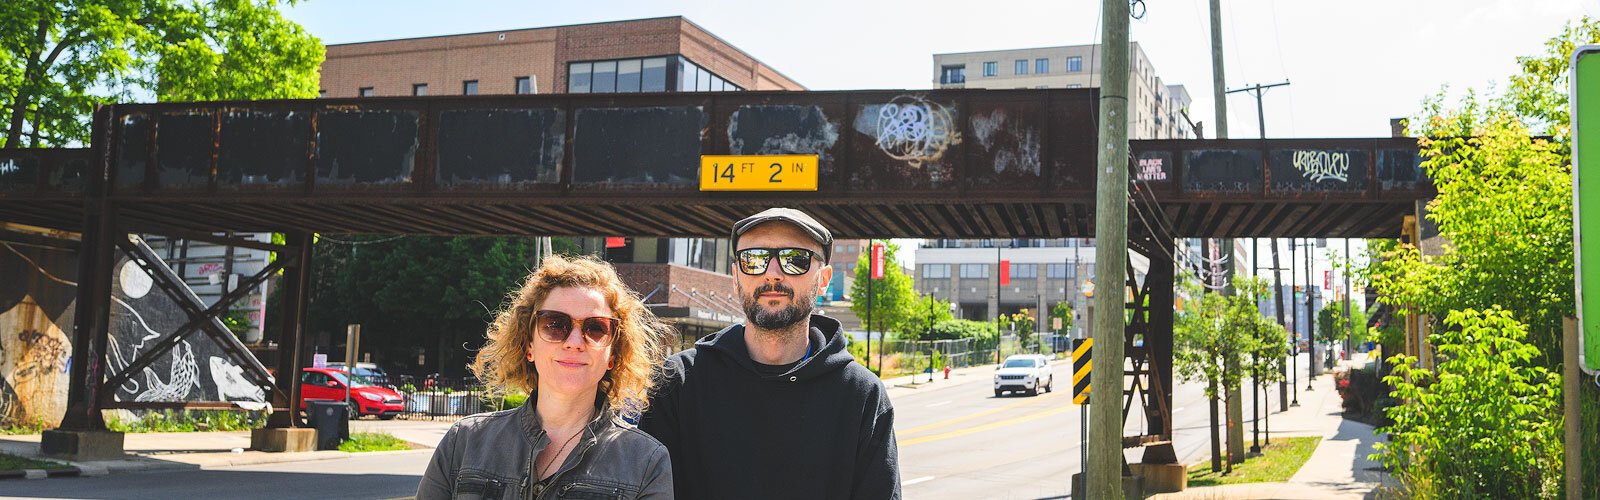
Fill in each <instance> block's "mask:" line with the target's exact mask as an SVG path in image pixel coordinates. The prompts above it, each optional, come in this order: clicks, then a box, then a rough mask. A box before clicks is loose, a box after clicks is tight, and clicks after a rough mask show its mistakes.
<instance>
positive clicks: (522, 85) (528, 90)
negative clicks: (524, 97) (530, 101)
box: [512, 76, 533, 94]
mask: <svg viewBox="0 0 1600 500" xmlns="http://www.w3.org/2000/svg"><path fill="white" fill-rule="evenodd" d="M512 83H513V88H515V89H516V92H517V93H518V94H532V93H533V78H532V77H527V76H519V77H517V78H516V80H514V81H513V82H512Z"/></svg>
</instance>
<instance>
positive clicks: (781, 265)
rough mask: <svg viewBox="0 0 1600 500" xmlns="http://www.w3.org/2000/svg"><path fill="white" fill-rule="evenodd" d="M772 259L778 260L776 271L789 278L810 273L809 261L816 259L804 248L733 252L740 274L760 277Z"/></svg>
mask: <svg viewBox="0 0 1600 500" xmlns="http://www.w3.org/2000/svg"><path fill="white" fill-rule="evenodd" d="M773 257H777V258H778V269H780V270H782V271H783V274H787V275H790V276H799V275H802V274H805V273H807V272H809V271H811V261H812V260H813V259H817V258H818V257H817V253H816V252H813V251H810V250H806V249H804V248H746V249H744V250H740V251H738V252H735V253H734V254H733V261H734V262H735V263H737V264H738V265H739V271H740V272H742V273H745V274H748V275H751V276H760V275H762V274H764V273H766V272H767V264H768V263H770V262H772V258H773Z"/></svg>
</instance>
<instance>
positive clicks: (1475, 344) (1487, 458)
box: [1373, 308, 1562, 498]
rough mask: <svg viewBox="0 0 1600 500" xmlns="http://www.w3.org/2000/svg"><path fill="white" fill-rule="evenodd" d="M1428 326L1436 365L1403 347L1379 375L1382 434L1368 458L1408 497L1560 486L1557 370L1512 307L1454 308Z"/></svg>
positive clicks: (1539, 494) (1517, 492) (1511, 494)
mask: <svg viewBox="0 0 1600 500" xmlns="http://www.w3.org/2000/svg"><path fill="white" fill-rule="evenodd" d="M1444 324H1445V326H1446V328H1443V329H1440V330H1437V331H1436V332H1435V333H1433V334H1431V335H1429V336H1428V340H1429V341H1430V342H1432V343H1433V345H1434V346H1436V347H1437V348H1438V357H1437V359H1438V367H1437V372H1433V371H1429V370H1425V369H1422V368H1418V367H1416V363H1417V359H1416V358H1415V357H1412V356H1406V355H1404V354H1401V355H1397V356H1394V357H1392V358H1390V360H1391V362H1392V363H1393V364H1394V365H1395V371H1394V374H1392V375H1390V376H1388V377H1385V378H1384V381H1385V382H1388V383H1389V384H1390V385H1391V386H1393V387H1394V396H1395V397H1398V398H1400V399H1401V400H1404V401H1406V403H1405V404H1403V405H1399V406H1394V407H1391V408H1389V409H1388V410H1387V411H1388V416H1389V418H1390V419H1392V420H1393V421H1394V424H1393V425H1390V426H1388V427H1384V428H1381V429H1379V431H1380V432H1384V433H1388V434H1389V442H1388V443H1379V444H1378V445H1377V448H1378V453H1377V454H1376V455H1374V456H1373V458H1374V459H1377V460H1382V461H1383V463H1384V465H1385V466H1387V467H1388V468H1389V470H1390V471H1393V473H1394V474H1395V475H1396V477H1398V478H1399V479H1400V482H1401V484H1402V487H1404V488H1405V489H1406V492H1405V493H1406V494H1407V496H1409V497H1413V498H1554V497H1557V496H1558V495H1559V493H1560V489H1561V484H1560V481H1561V477H1562V473H1561V472H1562V448H1561V430H1562V419H1561V392H1560V387H1561V385H1560V383H1559V374H1556V373H1552V372H1551V371H1549V370H1547V369H1545V368H1544V367H1542V366H1538V364H1537V361H1536V360H1537V359H1538V358H1539V354H1540V353H1539V349H1538V348H1536V347H1534V346H1533V345H1532V344H1529V343H1528V342H1527V337H1528V326H1527V325H1525V324H1523V323H1522V322H1520V321H1517V320H1516V319H1515V318H1514V317H1513V315H1512V313H1511V312H1510V311H1505V310H1502V309H1499V308H1491V309H1488V310H1483V311H1477V310H1470V309H1469V310H1462V311H1452V312H1451V313H1450V314H1449V315H1448V316H1447V317H1446V318H1445V321H1444Z"/></svg>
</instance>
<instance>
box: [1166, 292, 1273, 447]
mask: <svg viewBox="0 0 1600 500" xmlns="http://www.w3.org/2000/svg"><path fill="white" fill-rule="evenodd" d="M1179 286H1180V288H1181V289H1182V291H1183V294H1184V295H1185V296H1187V297H1189V300H1186V301H1185V302H1184V303H1185V308H1184V311H1183V312H1181V313H1179V314H1178V315H1177V316H1176V317H1175V318H1174V320H1173V340H1174V344H1175V345H1174V347H1175V349H1174V351H1173V361H1174V363H1175V364H1176V365H1177V368H1178V374H1179V376H1180V377H1182V378H1183V379H1184V380H1203V381H1204V382H1205V383H1206V386H1205V394H1206V398H1207V399H1208V400H1209V401H1210V405H1211V408H1210V410H1211V412H1212V414H1213V419H1212V428H1211V432H1212V439H1213V440H1216V439H1217V437H1216V435H1217V432H1218V428H1217V426H1218V424H1219V423H1218V422H1217V420H1216V418H1215V414H1216V411H1217V408H1216V405H1217V399H1218V398H1221V397H1224V395H1225V394H1238V393H1239V389H1240V387H1241V386H1242V385H1243V379H1244V377H1245V375H1247V374H1249V373H1250V372H1251V371H1252V369H1256V368H1258V367H1257V365H1255V364H1252V363H1255V362H1259V363H1260V366H1261V367H1268V366H1270V367H1272V368H1273V370H1260V369H1257V370H1256V371H1273V372H1274V373H1275V372H1276V370H1275V369H1276V367H1277V365H1275V364H1271V360H1268V359H1260V358H1258V357H1252V356H1248V355H1249V354H1251V353H1273V352H1276V353H1277V356H1279V357H1281V356H1282V355H1283V354H1282V351H1274V350H1273V349H1275V347H1273V346H1267V345H1263V344H1265V343H1267V340H1266V339H1269V338H1271V337H1269V335H1272V334H1275V333H1276V334H1278V335H1279V336H1278V337H1276V338H1278V339H1282V338H1285V337H1284V336H1285V335H1286V334H1282V333H1279V332H1283V330H1282V328H1281V327H1277V328H1274V327H1276V326H1277V325H1276V323H1275V322H1272V321H1269V320H1267V318H1266V317H1264V316H1262V315H1261V312H1260V309H1259V308H1257V307H1256V300H1258V298H1259V297H1260V296H1261V295H1263V294H1265V293H1267V292H1266V290H1267V289H1268V286H1269V285H1268V284H1267V282H1266V281H1265V280H1263V279H1260V278H1247V277H1243V276H1238V277H1235V278H1234V280H1233V283H1230V284H1229V286H1230V288H1231V289H1232V291H1233V292H1234V293H1230V294H1228V295H1226V296H1224V295H1223V294H1218V293H1211V292H1207V291H1205V290H1204V288H1203V286H1202V285H1200V284H1199V282H1198V281H1196V280H1195V279H1194V277H1193V276H1190V275H1185V276H1183V277H1181V278H1180V279H1179ZM1275 343H1276V344H1284V343H1285V342H1282V341H1277V342H1275ZM1285 349H1286V347H1285ZM1263 376H1271V375H1270V374H1266V375H1263ZM1224 448H1225V447H1224ZM1222 458H1223V457H1221V456H1213V457H1212V470H1220V469H1221V468H1222V462H1224V460H1222ZM1226 462H1227V463H1228V468H1229V470H1232V467H1233V465H1232V464H1233V462H1235V460H1227V461H1226Z"/></svg>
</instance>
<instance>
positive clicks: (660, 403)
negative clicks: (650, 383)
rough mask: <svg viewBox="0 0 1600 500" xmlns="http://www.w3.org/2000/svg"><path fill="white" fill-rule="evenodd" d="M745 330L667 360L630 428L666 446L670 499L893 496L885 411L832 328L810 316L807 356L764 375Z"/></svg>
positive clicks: (870, 379) (872, 379) (878, 392)
mask: <svg viewBox="0 0 1600 500" xmlns="http://www.w3.org/2000/svg"><path fill="white" fill-rule="evenodd" d="M744 333H745V329H744V325H733V326H730V327H728V328H725V329H723V330H722V331H720V332H717V333H714V334H711V335H708V336H706V337H705V338H702V339H700V341H698V342H696V343H695V346H694V348H693V349H690V350H687V351H683V352H680V353H678V354H675V355H673V356H672V357H670V358H668V359H667V364H666V367H665V380H663V381H662V382H661V384H660V387H658V388H657V390H656V392H655V393H654V394H653V395H652V396H651V398H650V407H649V409H648V410H647V411H646V412H645V414H644V418H643V420H642V421H641V422H640V424H639V426H640V428H642V429H644V430H645V432H648V433H650V434H651V435H653V436H655V437H656V439H659V440H661V442H662V443H663V444H665V445H667V451H668V452H669V453H670V454H671V456H672V476H673V484H674V485H676V487H677V497H678V498H680V499H702V498H705V499H724V498H726V499H753V498H805V499H817V498H827V499H847V498H858V499H888V498H899V497H900V471H899V465H898V463H897V460H898V452H897V451H896V449H895V441H894V408H893V406H891V405H890V404H889V396H888V394H887V393H886V392H885V391H884V388H883V382H882V381H880V380H879V379H878V377H876V376H874V375H873V374H872V372H870V371H867V369H866V368H864V367H862V366H861V365H860V364H858V363H855V358H854V357H852V356H851V355H850V353H849V352H848V350H846V349H845V339H844V336H843V335H842V334H840V332H839V322H838V321H836V320H834V319H832V318H828V317H826V316H817V315H813V316H811V331H810V336H811V355H810V357H809V358H807V359H805V360H804V361H801V362H799V363H796V364H795V365H794V366H793V367H791V368H789V369H788V370H787V371H784V372H782V373H777V372H774V371H772V370H762V369H761V366H758V365H757V363H756V362H755V361H754V360H751V359H750V353H749V351H748V350H747V349H746V347H745V341H744Z"/></svg>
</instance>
